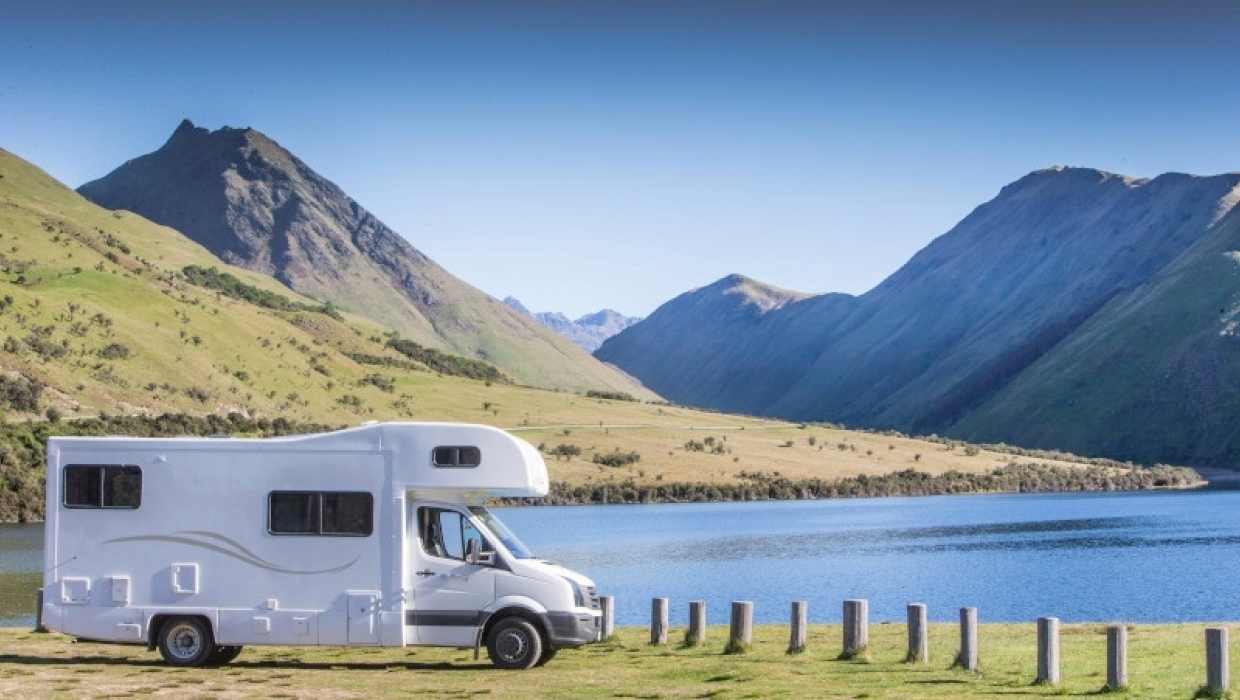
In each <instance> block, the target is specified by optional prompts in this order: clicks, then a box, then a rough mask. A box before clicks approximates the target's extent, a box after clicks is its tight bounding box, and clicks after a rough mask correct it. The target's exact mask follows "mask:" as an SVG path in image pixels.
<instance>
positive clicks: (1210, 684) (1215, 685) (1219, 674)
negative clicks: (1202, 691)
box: [1206, 627, 1231, 693]
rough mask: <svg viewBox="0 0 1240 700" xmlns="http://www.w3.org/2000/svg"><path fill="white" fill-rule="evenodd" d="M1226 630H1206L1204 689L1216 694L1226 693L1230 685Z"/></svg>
mask: <svg viewBox="0 0 1240 700" xmlns="http://www.w3.org/2000/svg"><path fill="white" fill-rule="evenodd" d="M1227 636H1228V635H1227V628H1226V627H1207V628H1206V687H1207V689H1209V690H1211V691H1213V692H1216V693H1226V692H1227V688H1228V686H1230V685H1231V679H1230V675H1231V673H1230V669H1229V668H1228V665H1229V664H1228V663H1227V647H1228V639H1227Z"/></svg>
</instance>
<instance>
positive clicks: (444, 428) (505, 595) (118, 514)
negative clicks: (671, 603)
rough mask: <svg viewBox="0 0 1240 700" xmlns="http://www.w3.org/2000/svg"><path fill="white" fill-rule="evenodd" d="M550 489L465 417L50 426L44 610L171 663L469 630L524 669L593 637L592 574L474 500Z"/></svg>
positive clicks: (449, 639)
mask: <svg viewBox="0 0 1240 700" xmlns="http://www.w3.org/2000/svg"><path fill="white" fill-rule="evenodd" d="M547 486H548V482H547V467H546V464H545V463H544V462H543V460H542V457H541V456H540V455H539V454H538V452H537V451H536V450H535V449H534V448H533V447H532V446H530V444H529V443H527V442H525V441H523V440H520V439H517V438H514V437H512V436H511V435H509V434H508V433H505V432H503V431H501V430H497V429H494V428H490V427H485V426H477V425H463V424H448V423H384V424H369V425H365V426H362V427H360V428H354V429H350V430H343V431H339V432H332V433H323V434H318V435H304V436H294V437H281V438H268V439H231V438H225V439H217V438H171V439H169V438H130V437H102V438H96V437H54V438H51V439H49V440H48V444H47V523H46V542H45V547H46V550H45V551H46V573H45V574H44V581H43V586H44V594H43V597H44V603H43V610H42V615H43V623H44V625H45V626H47V627H48V628H50V629H52V630H56V631H59V632H63V633H65V634H71V635H75V636H78V637H82V638H86V639H93V640H100V641H109V642H127V643H134V644H146V645H147V647H148V648H150V649H155V648H158V649H159V651H160V654H161V655H162V656H163V658H164V660H165V661H167V662H168V663H169V664H172V665H176V666H201V665H213V664H222V663H227V662H229V661H231V660H232V659H233V658H235V657H236V656H237V654H238V653H240V651H241V648H242V647H243V646H245V645H250V644H281V645H345V646H386V647H392V646H405V645H426V646H446V647H465V648H469V647H472V648H473V649H474V650H475V654H476V653H477V651H478V649H479V648H480V647H481V646H482V645H483V644H485V645H486V647H487V651H488V653H489V655H490V658H491V661H492V662H493V663H494V664H495V665H496V666H499V667H502V668H529V667H531V666H534V665H537V664H542V663H546V662H547V661H548V660H550V659H551V657H552V656H554V655H555V653H556V651H557V650H559V649H562V648H565V647H576V646H580V645H583V644H587V643H589V642H593V641H597V639H598V636H599V618H600V612H599V604H598V597H597V595H596V593H595V588H594V584H593V582H591V581H590V580H589V579H588V578H586V577H585V576H582V575H581V574H578V573H575V572H573V571H569V570H568V569H564V568H561V567H559V566H556V565H554V564H551V563H549V562H546V561H543V560H540V559H538V558H536V557H534V556H533V555H532V554H531V553H530V552H529V550H527V549H526V548H525V547H524V546H523V545H522V544H521V542H520V540H518V539H517V538H516V536H514V535H513V534H512V532H510V531H509V530H508V529H507V528H506V527H504V525H503V523H501V522H500V521H499V520H498V519H497V518H496V517H495V516H494V515H492V514H491V513H490V512H489V511H488V510H487V509H486V506H485V503H486V500H487V497H488V496H501V497H502V496H508V497H529V496H542V495H545V494H546V493H547Z"/></svg>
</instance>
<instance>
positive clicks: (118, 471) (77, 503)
mask: <svg viewBox="0 0 1240 700" xmlns="http://www.w3.org/2000/svg"><path fill="white" fill-rule="evenodd" d="M64 476H65V478H64V482H65V493H64V496H65V500H64V503H65V507H66V508H127V509H134V508H137V507H138V506H140V505H142V469H140V468H139V467H133V466H127V465H120V464H70V465H66V466H65V475H64Z"/></svg>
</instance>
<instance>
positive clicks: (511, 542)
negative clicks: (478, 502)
mask: <svg viewBox="0 0 1240 700" xmlns="http://www.w3.org/2000/svg"><path fill="white" fill-rule="evenodd" d="M469 512H470V513H473V514H474V517H475V518H477V519H478V520H480V521H481V522H482V524H483V525H484V526H486V529H488V530H490V531H491V532H492V533H493V534H494V535H495V536H496V537H498V538H499V541H500V542H503V543H504V548H505V549H507V550H508V552H509V553H510V554H512V556H514V557H516V558H517V559H534V558H535V557H534V555H533V554H532V553H530V550H528V549H526V548H525V545H524V544H522V543H521V540H519V539H517V536H516V535H514V534H513V533H512V530H509V529H508V526H507V525H505V524H504V523H503V522H501V521H500V519H499V518H497V517H495V516H494V515H492V514H491V511H489V510H487V509H486V508H484V507H482V506H470V508H469Z"/></svg>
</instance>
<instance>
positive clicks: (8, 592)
mask: <svg viewBox="0 0 1240 700" xmlns="http://www.w3.org/2000/svg"><path fill="white" fill-rule="evenodd" d="M42 584H43V526H42V525H39V524H33V525H31V524H26V525H0V625H6V626H8V625H23V626H24V625H30V626H32V627H33V626H34V607H35V591H37V590H38V589H39V586H41V585H42Z"/></svg>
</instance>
